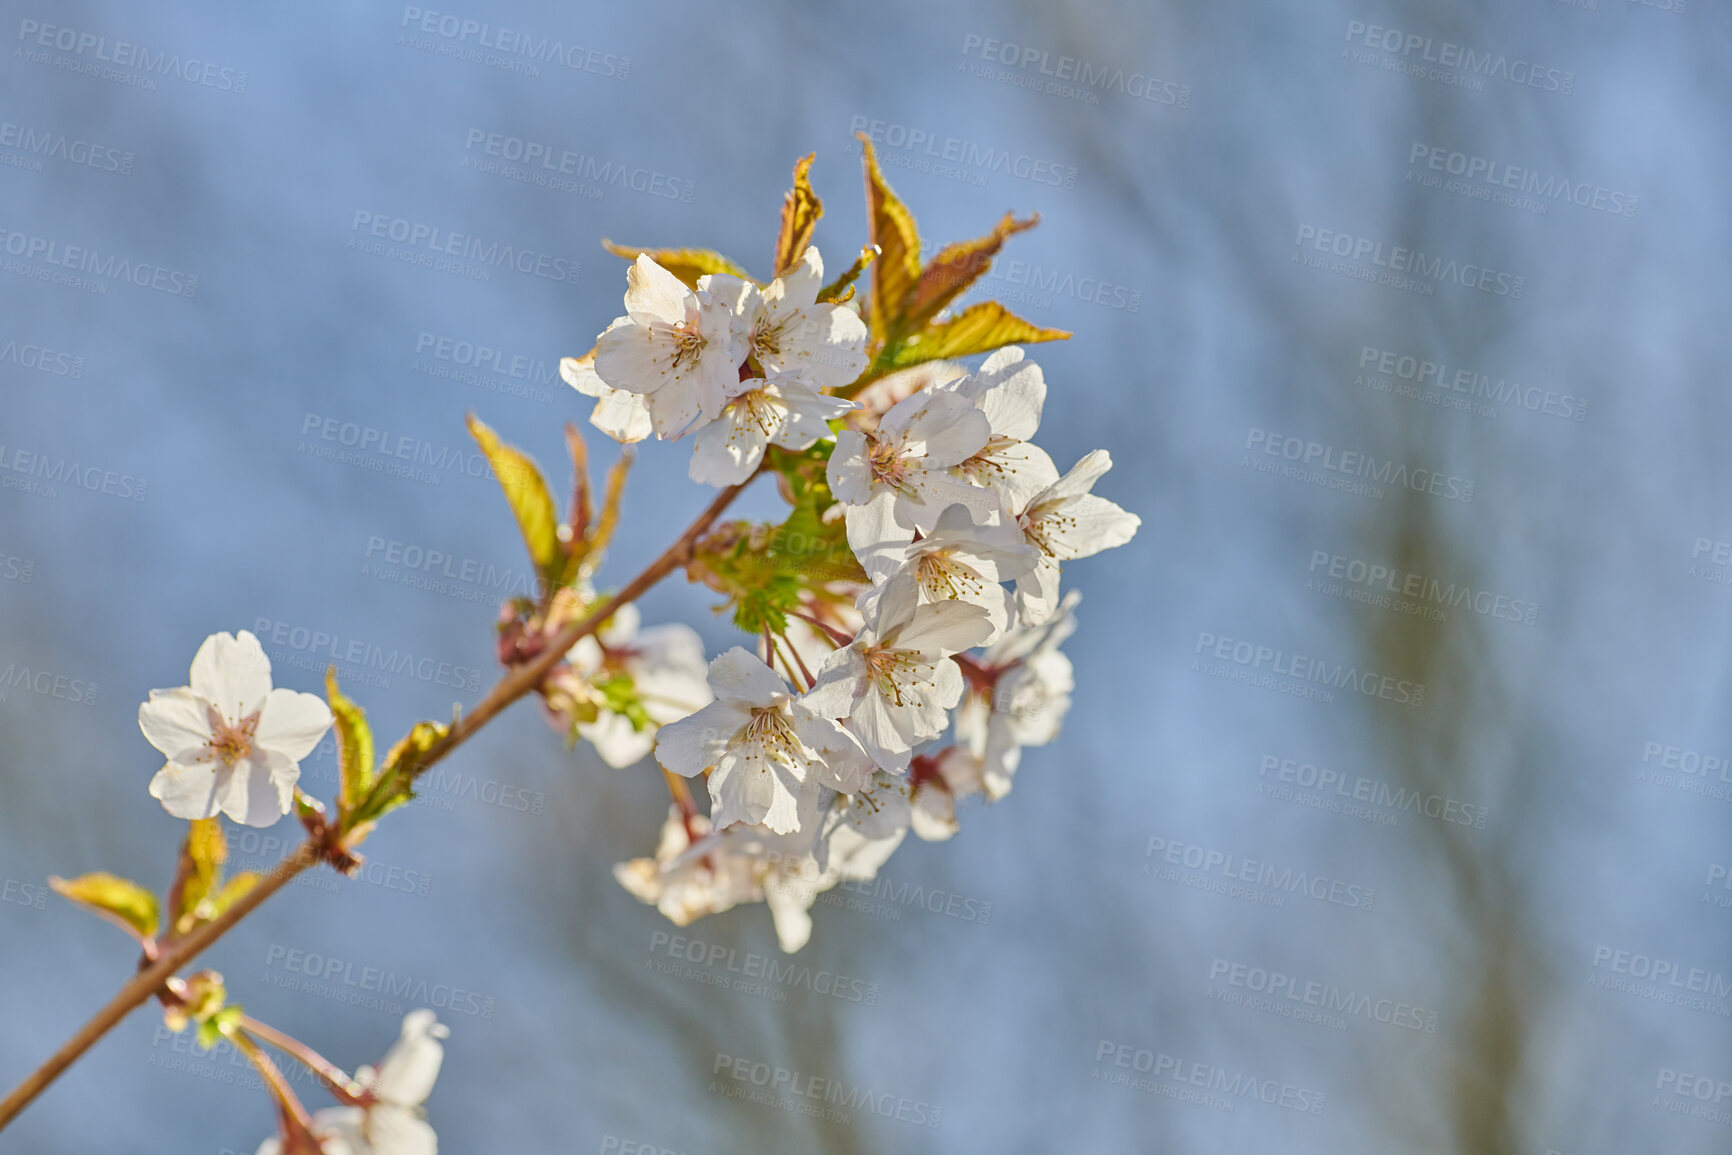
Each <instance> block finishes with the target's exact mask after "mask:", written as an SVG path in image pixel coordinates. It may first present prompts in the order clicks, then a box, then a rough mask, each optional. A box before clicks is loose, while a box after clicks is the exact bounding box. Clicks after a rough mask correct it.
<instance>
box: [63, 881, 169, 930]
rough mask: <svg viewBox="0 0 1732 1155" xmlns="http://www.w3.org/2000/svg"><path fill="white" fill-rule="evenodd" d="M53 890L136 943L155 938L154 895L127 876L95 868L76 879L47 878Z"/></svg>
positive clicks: (156, 922)
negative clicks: (93, 872)
mask: <svg viewBox="0 0 1732 1155" xmlns="http://www.w3.org/2000/svg"><path fill="white" fill-rule="evenodd" d="M48 885H49V886H51V887H53V888H54V890H55V892H56V893H58V894H60V895H61V896H63V897H65V898H69V899H71V900H72V901H73V902H76V903H78V905H80V906H83V907H88V908H89V909H90V910H92V911H94V912H95V913H96V914H97V915H99V916H101V917H102V918H106V919H107V920H108V921H110V922H112V923H114V924H115V925H116V926H118V927H120V928H121V929H122V930H124V931H126V932H127V933H128V934H130V935H132V936H133V937H134V938H136V939H138V941H139V942H144V941H146V940H148V939H151V938H154V937H156V928H157V925H158V917H159V915H158V911H157V904H156V895H154V894H152V893H151V892H150V891H148V890H146V889H144V887H142V886H140V885H139V884H138V883H136V882H133V881H132V880H131V879H130V878H121V877H119V876H117V875H113V874H108V873H106V872H102V871H98V872H97V873H95V874H85V875H81V876H79V877H78V878H73V879H65V878H57V877H50V878H49V880H48Z"/></svg>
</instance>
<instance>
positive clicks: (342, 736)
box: [325, 666, 373, 814]
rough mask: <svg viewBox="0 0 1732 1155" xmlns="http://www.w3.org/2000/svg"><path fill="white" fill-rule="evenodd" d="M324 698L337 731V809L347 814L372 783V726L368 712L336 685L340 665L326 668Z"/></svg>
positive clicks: (365, 793)
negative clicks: (368, 720)
mask: <svg viewBox="0 0 1732 1155" xmlns="http://www.w3.org/2000/svg"><path fill="white" fill-rule="evenodd" d="M325 700H326V701H327V702H329V703H330V706H331V717H332V718H334V719H335V720H336V727H335V729H336V731H337V810H338V812H339V813H340V814H347V813H348V812H349V811H351V810H353V809H354V808H355V807H356V806H357V805H358V804H359V803H360V801H361V799H363V798H365V797H366V796H367V791H368V790H369V789H371V788H372V785H373V729H372V727H371V726H369V725H367V712H366V711H365V710H363V709H361V707H359V706H357V705H355V703H354V702H351V701H350V700H349V699H348V698H346V697H344V696H343V692H342V691H341V690H339V689H338V688H337V667H335V666H331V667H329V668H327V669H326V670H325Z"/></svg>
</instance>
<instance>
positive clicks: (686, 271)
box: [601, 240, 752, 289]
mask: <svg viewBox="0 0 1732 1155" xmlns="http://www.w3.org/2000/svg"><path fill="white" fill-rule="evenodd" d="M601 246H602V248H604V249H606V250H607V251H608V252H610V253H612V254H613V255H614V256H616V257H624V258H625V259H626V260H628V261H635V260H637V258H638V254H639V253H648V254H649V255H650V260H652V261H654V262H655V263H656V264H658V265H660V266H661V267H662V268H664V269H666V270H667V271H668V272H670V273H672V274H673V275H674V276H676V277H678V278H679V279H680V280H681V281H682V282H684V284H685V286H686V288H688V289H695V288H697V287H698V278H699V277H701V276H704V275H705V274H707V273H729V274H731V275H733V276H736V277H740V278H743V279H745V280H748V281H749V280H751V279H752V275H751V274H750V273H748V272H746V270H744V269H742V268H741V267H740V266H739V265H737V264H735V263H734V262H733V261H730V260H729V259H728V258H726V257H724V256H722V254H720V253H718V252H716V251H715V250H714V249H637V248H633V247H632V246H630V245H616V244H614V243H613V242H612V241H607V240H604V241H602V242H601Z"/></svg>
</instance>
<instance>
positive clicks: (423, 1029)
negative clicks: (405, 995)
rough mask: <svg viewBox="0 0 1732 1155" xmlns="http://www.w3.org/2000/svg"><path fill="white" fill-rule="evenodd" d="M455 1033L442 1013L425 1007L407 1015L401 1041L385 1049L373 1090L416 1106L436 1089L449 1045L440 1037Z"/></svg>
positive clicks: (378, 1093)
mask: <svg viewBox="0 0 1732 1155" xmlns="http://www.w3.org/2000/svg"><path fill="white" fill-rule="evenodd" d="M450 1033H451V1031H450V1028H448V1027H446V1026H445V1025H444V1024H442V1023H440V1022H439V1020H438V1016H437V1015H435V1014H434V1013H433V1012H432V1011H430V1010H427V1009H425V1008H422V1009H419V1010H413V1011H410V1012H409V1013H408V1014H407V1015H405V1016H403V1027H402V1030H401V1032H400V1033H399V1035H398V1038H397V1041H396V1042H395V1043H393V1044H391V1049H390V1050H389V1051H386V1052H385V1057H384V1058H383V1059H381V1060H380V1061H379V1066H378V1069H377V1070H376V1071H375V1072H374V1075H373V1081H372V1084H371V1086H372V1090H373V1092H374V1093H375V1094H376V1095H378V1096H379V1098H381V1099H383V1100H385V1101H386V1102H388V1103H394V1104H397V1105H398V1106H401V1107H415V1106H419V1105H420V1104H422V1103H424V1102H426V1101H427V1096H428V1095H430V1094H432V1093H433V1083H434V1081H435V1080H436V1079H438V1077H439V1066H440V1064H441V1063H442V1062H444V1059H445V1048H444V1047H442V1046H441V1045H440V1044H439V1040H440V1039H443V1038H445V1037H446V1036H448V1035H449V1034H450Z"/></svg>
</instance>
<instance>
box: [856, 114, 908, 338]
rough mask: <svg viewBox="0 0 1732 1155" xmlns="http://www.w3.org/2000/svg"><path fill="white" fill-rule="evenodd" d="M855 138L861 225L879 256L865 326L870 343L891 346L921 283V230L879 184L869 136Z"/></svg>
mask: <svg viewBox="0 0 1732 1155" xmlns="http://www.w3.org/2000/svg"><path fill="white" fill-rule="evenodd" d="M855 135H856V136H858V137H859V138H860V147H861V163H862V165H863V166H864V167H865V169H866V223H867V228H868V231H869V235H870V236H871V238H872V243H873V244H874V245H876V246H877V247H878V252H879V257H878V259H877V260H876V261H875V262H873V265H872V292H871V293H870V294H868V296H867V317H866V320H867V323H868V324H869V325H870V326H871V328H872V337H873V340H875V341H880V342H894V341H895V340H896V338H897V337H898V336H899V335H900V332H901V330H902V328H903V316H904V313H905V311H906V308H907V301H908V298H909V296H910V295H911V294H912V293H913V292H914V287H915V286H916V285H917V284H918V283H919V282H920V231H919V229H918V228H917V227H916V226H915V223H914V214H913V213H911V212H909V211H908V206H907V205H905V204H903V203H902V201H901V199H900V198H899V197H898V196H897V195H896V193H895V192H894V191H893V190H892V189H891V188H890V186H889V185H888V184H886V183H885V181H884V174H883V173H882V172H881V171H879V168H878V154H877V153H876V152H874V151H873V149H872V138H871V137H869V136H867V135H866V134H865V133H863V132H860V133H855Z"/></svg>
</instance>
